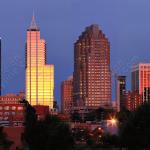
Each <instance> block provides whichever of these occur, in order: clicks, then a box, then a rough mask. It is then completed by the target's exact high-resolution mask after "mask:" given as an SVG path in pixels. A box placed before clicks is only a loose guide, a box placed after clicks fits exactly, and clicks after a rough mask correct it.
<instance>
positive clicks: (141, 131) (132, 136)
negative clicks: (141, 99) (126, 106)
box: [120, 103, 150, 150]
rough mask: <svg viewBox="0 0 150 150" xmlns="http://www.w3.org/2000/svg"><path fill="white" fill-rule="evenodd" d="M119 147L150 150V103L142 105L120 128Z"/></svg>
mask: <svg viewBox="0 0 150 150" xmlns="http://www.w3.org/2000/svg"><path fill="white" fill-rule="evenodd" d="M120 140H121V146H122V147H126V148H128V149H129V150H130V149H134V150H136V149H140V150H142V149H144V148H147V149H150V103H144V104H143V105H142V106H140V107H139V108H138V109H137V110H136V111H135V112H133V113H132V114H131V115H130V117H129V119H128V120H127V121H126V122H125V123H124V124H122V125H121V126H120Z"/></svg>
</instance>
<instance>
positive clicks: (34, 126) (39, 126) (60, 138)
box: [23, 101, 74, 150]
mask: <svg viewBox="0 0 150 150" xmlns="http://www.w3.org/2000/svg"><path fill="white" fill-rule="evenodd" d="M25 105H26V123H25V132H24V135H23V141H24V145H27V147H29V149H30V150H60V149H61V150H70V149H71V148H72V146H73V144H74V143H73V138H72V135H71V132H70V129H69V126H68V125H67V124H65V123H64V122H62V121H60V120H59V119H58V118H57V117H56V116H46V118H45V119H44V120H37V117H36V114H35V110H34V109H33V108H32V106H30V105H29V104H28V103H27V102H26V101H25Z"/></svg>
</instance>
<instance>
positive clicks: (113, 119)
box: [110, 118, 118, 126]
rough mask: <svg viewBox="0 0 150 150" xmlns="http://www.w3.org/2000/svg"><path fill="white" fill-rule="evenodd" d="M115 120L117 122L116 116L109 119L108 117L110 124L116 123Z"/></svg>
mask: <svg viewBox="0 0 150 150" xmlns="http://www.w3.org/2000/svg"><path fill="white" fill-rule="evenodd" d="M117 122H118V121H117V119H116V118H111V119H110V123H111V125H112V126H116V125H117Z"/></svg>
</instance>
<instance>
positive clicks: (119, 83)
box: [116, 76, 126, 112]
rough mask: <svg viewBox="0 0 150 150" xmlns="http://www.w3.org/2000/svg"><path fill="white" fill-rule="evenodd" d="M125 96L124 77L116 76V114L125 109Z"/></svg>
mask: <svg viewBox="0 0 150 150" xmlns="http://www.w3.org/2000/svg"><path fill="white" fill-rule="evenodd" d="M125 94H126V76H117V77H116V99H117V111H118V112H119V111H120V110H121V109H122V108H124V107H125Z"/></svg>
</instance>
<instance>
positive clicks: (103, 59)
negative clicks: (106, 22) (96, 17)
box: [73, 25, 111, 109]
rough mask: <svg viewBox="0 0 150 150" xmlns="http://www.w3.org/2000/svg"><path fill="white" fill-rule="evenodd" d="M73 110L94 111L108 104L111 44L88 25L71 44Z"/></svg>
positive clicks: (94, 28)
mask: <svg viewBox="0 0 150 150" xmlns="http://www.w3.org/2000/svg"><path fill="white" fill-rule="evenodd" d="M73 78H74V79H73V100H74V105H75V106H77V107H78V106H80V107H85V108H91V109H97V108H98V107H102V106H104V105H109V104H110V102H111V73H110V43H109V41H108V39H107V38H106V36H105V34H104V33H103V32H102V30H101V29H99V27H98V25H91V26H89V27H87V28H86V29H85V31H84V32H83V33H82V34H81V35H80V36H79V39H78V40H77V41H76V43H75V44H74V74H73Z"/></svg>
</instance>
